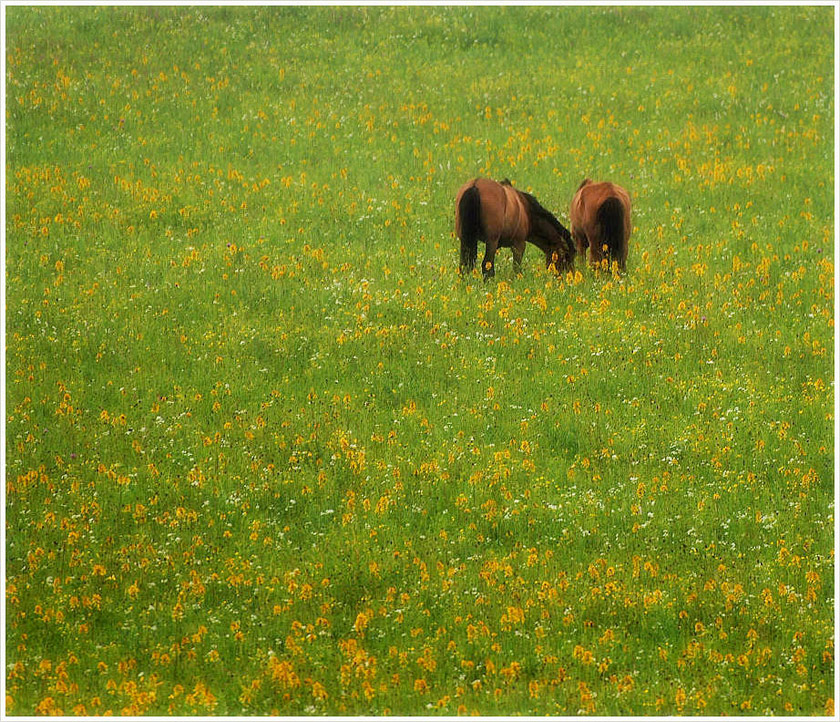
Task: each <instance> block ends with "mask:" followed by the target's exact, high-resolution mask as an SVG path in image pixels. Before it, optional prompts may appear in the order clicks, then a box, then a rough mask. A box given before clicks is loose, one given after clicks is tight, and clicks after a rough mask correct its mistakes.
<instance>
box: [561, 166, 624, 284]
mask: <svg viewBox="0 0 840 722" xmlns="http://www.w3.org/2000/svg"><path fill="white" fill-rule="evenodd" d="M569 218H570V221H571V224H572V236H573V237H574V239H575V244H576V245H577V251H578V253H580V254H581V255H582V256H585V255H586V247H587V246H589V262H590V263H591V264H592V265H593V266H596V267H597V266H600V265H601V260H602V259H603V258H604V257H606V258H607V261H608V262H610V261H616V262H617V263H618V267H619V268H620V269H621V270H622V271H623V270H624V269H625V268H626V266H627V244H628V241H629V240H630V231H631V229H632V225H631V223H630V195H629V194H628V193H627V191H626V190H624V188H622V187H621V186H617V185H615V184H614V183H593V182H592V181H591V180H589V178H587V179H586V180H584V181H583V183H581V184H580V186H579V187H578V189H577V193H575V197H574V198H573V199H572V207H571V210H570V211H569Z"/></svg>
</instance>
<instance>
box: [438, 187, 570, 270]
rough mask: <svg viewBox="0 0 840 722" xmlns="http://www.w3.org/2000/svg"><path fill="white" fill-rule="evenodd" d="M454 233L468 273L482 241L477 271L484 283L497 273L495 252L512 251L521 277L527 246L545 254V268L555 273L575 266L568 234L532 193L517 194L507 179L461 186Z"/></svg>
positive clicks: (456, 202)
mask: <svg viewBox="0 0 840 722" xmlns="http://www.w3.org/2000/svg"><path fill="white" fill-rule="evenodd" d="M455 232H456V233H457V234H458V238H460V239H461V270H462V271H464V270H472V269H473V268H474V267H475V261H476V256H477V254H478V241H479V240H481V241H483V242H484V245H485V251H484V260H483V261H482V263H481V270H482V273H483V274H484V279H485V280H487V279H488V278H490V277H491V276H493V275H494V274H495V268H494V265H493V264H494V261H495V258H496V250H497V249H498V248H511V249H513V268H514V271H515V272H517V273H519V272H520V270H521V268H522V254H523V253H525V242H526V241H529V242H531V243H533V244H534V245H535V246H537V248H539V249H540V250H541V251H542V252H543V253H544V254H545V264H546V266H550V265H551V264H552V263H553V264H554V267H555V269H556V270H557V271H567V270H570V269H571V268H572V267H573V263H574V258H575V246H574V243H573V242H572V236H571V234H570V233H569V231H568V229H567V228H565V227H564V226H563V225H562V224H561V223H560V221H558V220H557V219H556V218H555V217H554V216H553V215H552V214H551V213H550V212H549V211H547V210H546V209H545V208H543V207H542V206H541V205H540V203H539V201H537V199H536V198H534V196H532V195H531V194H530V193H524V192H523V191H518V190H516V189H515V188H514V187H513V186H512V185H511V183H510V181H509V180H507V179H505V180H503V181H502V182H501V183H497V182H496V181H494V180H490V179H489V178H475V179H473V180H471V181H469V182H468V183H465V184H464V185H463V186H461V189H460V190H459V191H458V195H457V196H456V197H455Z"/></svg>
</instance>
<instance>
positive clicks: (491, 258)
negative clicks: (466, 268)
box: [481, 238, 499, 281]
mask: <svg viewBox="0 0 840 722" xmlns="http://www.w3.org/2000/svg"><path fill="white" fill-rule="evenodd" d="M485 246H486V248H485V250H484V260H483V261H482V262H481V272H482V274H484V280H485V281H486V280H487V279H488V278H492V277H493V276H495V275H496V267H495V265H494V264H495V262H496V250H497V249H498V247H499V239H498V238H488V239H487V241H486V242H485Z"/></svg>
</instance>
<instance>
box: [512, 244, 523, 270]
mask: <svg viewBox="0 0 840 722" xmlns="http://www.w3.org/2000/svg"><path fill="white" fill-rule="evenodd" d="M524 254H525V241H521V242H519V241H514V243H513V272H514V273H515V274H517V275H519V274H520V273H522V256H523V255H524Z"/></svg>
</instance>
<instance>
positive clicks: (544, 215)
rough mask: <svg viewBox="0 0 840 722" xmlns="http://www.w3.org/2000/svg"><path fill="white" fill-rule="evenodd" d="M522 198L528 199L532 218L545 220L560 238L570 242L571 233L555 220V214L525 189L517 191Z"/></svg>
mask: <svg viewBox="0 0 840 722" xmlns="http://www.w3.org/2000/svg"><path fill="white" fill-rule="evenodd" d="M517 192H518V193H519V194H520V195H521V196H522V197H523V198H525V199H526V200H527V201H528V206H529V210H530V212H531V215H532V216H533V217H534V218H539V219H542V220H544V221H545V222H547V223H548V224H549V225H551V227H552V228H554V230H555V231H557V232H558V233H559V234H560V236H561V237H562V238H564V239H565V240H566V241H568V242H571V240H572V234H571V233H569V229H568V228H566V227H565V226H564V225H563V224H562V223H560V221H558V220H557V218H556V217H555V215H554V214H553V213H552V212H551V211H549V210H548V209H547V208H545V207H544V206H543V205H542V204H541V203H540V202H539V201H538V200H537V199H536V198H535V197H534V196H532V195H531V194H530V193H526V192H525V191H517Z"/></svg>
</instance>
